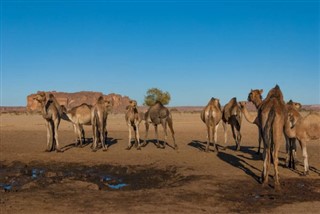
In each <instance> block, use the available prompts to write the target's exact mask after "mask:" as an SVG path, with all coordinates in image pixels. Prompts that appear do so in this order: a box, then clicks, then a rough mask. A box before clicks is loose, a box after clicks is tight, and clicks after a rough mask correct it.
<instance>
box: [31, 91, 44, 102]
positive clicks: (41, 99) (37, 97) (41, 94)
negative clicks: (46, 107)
mask: <svg viewBox="0 0 320 214" xmlns="http://www.w3.org/2000/svg"><path fill="white" fill-rule="evenodd" d="M33 100H36V101H38V102H39V103H45V102H46V100H47V98H46V93H44V92H39V93H38V94H36V95H35V96H34V97H33Z"/></svg>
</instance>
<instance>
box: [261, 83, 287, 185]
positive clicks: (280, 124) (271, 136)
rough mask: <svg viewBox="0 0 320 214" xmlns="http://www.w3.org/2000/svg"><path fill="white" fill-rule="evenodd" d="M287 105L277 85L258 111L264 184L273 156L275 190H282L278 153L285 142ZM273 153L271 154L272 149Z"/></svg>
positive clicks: (266, 180)
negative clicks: (284, 130) (262, 145)
mask: <svg viewBox="0 0 320 214" xmlns="http://www.w3.org/2000/svg"><path fill="white" fill-rule="evenodd" d="M286 114H287V113H286V105H285V102H284V100H283V95H282V92H281V90H280V87H279V86H278V85H276V86H275V87H274V88H272V89H271V90H270V91H269V93H268V95H267V97H266V99H265V100H263V102H262V103H261V104H260V106H259V109H258V119H259V121H260V124H261V127H260V131H261V133H262V139H263V144H264V148H263V162H264V163H263V170H262V175H261V179H262V184H263V185H264V186H265V185H266V184H268V178H269V168H270V162H271V155H272V156H273V165H274V185H275V188H276V189H278V188H280V182H279V171H278V162H279V160H278V153H279V149H280V145H281V142H282V141H283V129H284V125H285V122H286V116H287V115H286ZM272 147H273V151H272V154H271V149H272Z"/></svg>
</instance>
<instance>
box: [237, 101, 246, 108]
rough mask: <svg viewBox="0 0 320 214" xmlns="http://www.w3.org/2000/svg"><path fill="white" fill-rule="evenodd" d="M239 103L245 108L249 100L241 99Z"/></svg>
mask: <svg viewBox="0 0 320 214" xmlns="http://www.w3.org/2000/svg"><path fill="white" fill-rule="evenodd" d="M238 104H239V107H240V108H245V107H246V105H247V102H246V101H240V102H239V103H238Z"/></svg>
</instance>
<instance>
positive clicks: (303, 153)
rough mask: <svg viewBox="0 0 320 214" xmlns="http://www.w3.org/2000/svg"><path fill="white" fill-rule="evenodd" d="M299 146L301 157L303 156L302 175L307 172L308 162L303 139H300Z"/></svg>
mask: <svg viewBox="0 0 320 214" xmlns="http://www.w3.org/2000/svg"><path fill="white" fill-rule="evenodd" d="M300 146H301V149H302V157H303V166H304V172H303V174H304V175H308V174H309V162H308V153H307V145H306V141H305V140H300Z"/></svg>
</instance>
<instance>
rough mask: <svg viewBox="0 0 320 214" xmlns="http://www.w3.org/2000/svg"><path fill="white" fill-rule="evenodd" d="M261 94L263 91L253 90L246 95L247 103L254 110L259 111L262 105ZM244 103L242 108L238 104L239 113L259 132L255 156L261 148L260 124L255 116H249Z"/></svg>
mask: <svg viewBox="0 0 320 214" xmlns="http://www.w3.org/2000/svg"><path fill="white" fill-rule="evenodd" d="M262 93H263V89H255V90H252V89H251V91H250V93H249V95H248V101H249V102H252V103H253V104H254V106H255V107H256V109H259V107H260V104H261V103H262ZM243 104H245V103H242V106H241V104H240V107H242V108H241V112H242V113H243V114H244V117H245V118H246V119H247V121H248V122H249V123H252V124H255V125H256V126H257V127H258V130H259V138H258V142H259V147H258V151H257V154H260V148H261V141H262V136H261V133H260V128H259V127H260V124H259V120H258V119H257V116H255V117H253V116H250V114H249V112H248V111H247V109H246V108H244V107H245V105H243Z"/></svg>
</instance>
